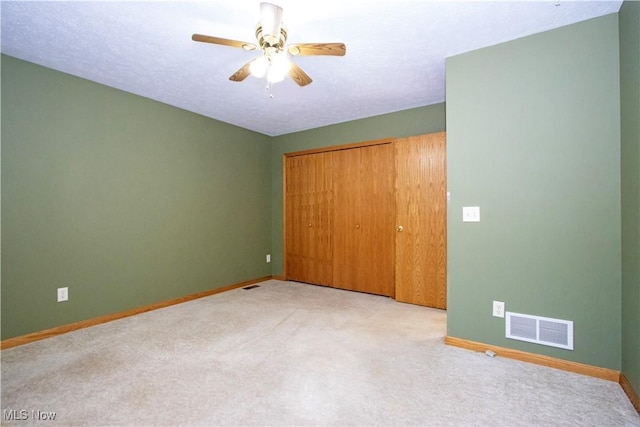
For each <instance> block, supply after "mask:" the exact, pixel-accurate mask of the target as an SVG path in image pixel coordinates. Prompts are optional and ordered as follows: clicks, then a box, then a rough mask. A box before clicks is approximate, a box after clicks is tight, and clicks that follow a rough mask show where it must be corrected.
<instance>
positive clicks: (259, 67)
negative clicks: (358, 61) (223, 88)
mask: <svg viewBox="0 0 640 427" xmlns="http://www.w3.org/2000/svg"><path fill="white" fill-rule="evenodd" d="M191 39H192V40H194V41H197V42H204V43H213V44H218V45H223V46H231V47H237V48H242V49H244V50H247V51H252V50H257V49H258V48H259V49H260V50H261V51H262V55H261V56H259V57H257V58H254V59H252V60H251V61H249V62H247V63H246V64H245V65H243V66H242V67H241V68H240V69H239V70H238V71H236V72H235V73H233V74H232V75H231V77H229V80H232V81H234V82H241V81H243V80H244V79H246V78H247V76H249V74H252V75H254V76H256V77H259V78H262V77H265V76H266V77H267V82H268V86H267V89H269V90H270V89H271V85H272V84H273V83H277V82H279V81H282V80H283V79H284V77H285V76H286V75H287V74H289V76H290V77H291V78H292V79H293V81H295V82H296V83H297V84H298V85H299V86H306V85H308V84H309V83H311V82H312V80H311V77H309V76H308V75H307V73H305V72H304V71H303V70H302V69H301V68H300V67H299V66H298V65H297V64H296V63H295V62H293V61H291V60H290V58H289V55H291V56H299V55H330V56H344V54H345V53H346V51H347V49H346V46H345V45H344V43H297V44H290V45H285V43H286V41H287V30H286V28H285V26H284V25H283V24H282V8H281V7H280V6H277V5H275V4H271V3H260V22H259V23H258V25H257V27H256V39H257V41H258V43H257V44H255V43H247V42H242V41H237V40H229V39H224V38H220V37H212V36H206V35H202V34H194V35H193V36H191Z"/></svg>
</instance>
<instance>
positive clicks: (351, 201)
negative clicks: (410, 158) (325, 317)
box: [333, 144, 395, 296]
mask: <svg viewBox="0 0 640 427" xmlns="http://www.w3.org/2000/svg"><path fill="white" fill-rule="evenodd" d="M393 156H394V152H393V146H392V144H382V145H371V146H365V147H360V148H352V149H346V150H339V151H334V152H333V171H334V173H333V182H334V203H333V208H334V215H333V217H334V227H333V249H334V261H333V262H334V270H333V286H335V287H338V288H341V289H349V290H354V291H360V292H368V293H372V294H378V295H386V296H394V294H395V281H394V259H395V200H394V198H395V197H394V185H395V183H394V177H395V162H394V160H393Z"/></svg>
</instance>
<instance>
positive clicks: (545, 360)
mask: <svg viewBox="0 0 640 427" xmlns="http://www.w3.org/2000/svg"><path fill="white" fill-rule="evenodd" d="M444 342H445V344H447V345H451V346H454V347H460V348H464V349H467V350H473V351H480V352H485V351H487V350H491V351H493V352H494V353H495V354H496V356H500V357H506V358H508V359H515V360H520V361H522V362H528V363H534V364H536V365H542V366H546V367H549V368H555V369H561V370H563V371H569V372H574V373H576V374H582V375H588V376H590V377H595V378H601V379H603V380H607V381H614V382H620V372H618V371H615V370H613V369H608V368H601V367H598V366H592V365H586V364H584V363H578V362H571V361H568V360H563V359H556V358H555V357H549V356H544V355H541V354H534V353H527V352H525V351H520V350H513V349H510V348H504V347H498V346H495V345H490V344H483V343H480V342H476V341H469V340H465V339H462V338H455V337H450V336H447V337H445V339H444Z"/></svg>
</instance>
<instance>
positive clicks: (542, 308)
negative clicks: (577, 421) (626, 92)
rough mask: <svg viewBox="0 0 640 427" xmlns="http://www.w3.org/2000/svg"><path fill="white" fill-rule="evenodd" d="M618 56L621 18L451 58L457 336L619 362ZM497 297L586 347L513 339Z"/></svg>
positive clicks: (451, 328) (451, 240) (452, 272)
mask: <svg viewBox="0 0 640 427" xmlns="http://www.w3.org/2000/svg"><path fill="white" fill-rule="evenodd" d="M618 52H619V48H618V16H617V14H612V15H608V16H604V17H601V18H598V19H593V20H589V21H585V22H582V23H578V24H574V25H571V26H567V27H563V28H559V29H556V30H553V31H549V32H545V33H541V34H537V35H533V36H530V37H526V38H522V39H518V40H515V41H512V42H509V43H504V44H501V45H497V46H493V47H489V48H485V49H481V50H478V51H474V52H470V53H466V54H462V55H459V56H455V57H452V58H449V59H448V60H447V64H446V66H447V83H446V91H447V147H448V152H447V156H448V171H447V172H448V183H449V190H450V192H451V202H450V206H449V218H448V249H449V255H448V262H449V265H448V269H449V275H448V277H449V294H448V297H449V300H448V334H449V335H450V336H453V337H459V338H463V339H469V340H473V341H479V342H484V343H489V344H494V345H499V346H503V347H509V348H514V349H519V350H523V351H527V352H531V353H539V354H545V355H548V356H552V357H557V358H561V359H567V360H572V361H576V362H582V363H587V364H590V365H595V366H601V367H605V368H610V369H616V370H619V369H620V360H621V307H620V304H621V302H620V301H621V273H620V263H621V254H620V251H621V246H620V245H621V238H620V226H621V221H620V203H621V200H620V144H619V141H620V87H619V57H618ZM463 206H480V209H481V220H482V221H481V222H480V223H463V222H462V207H463ZM493 300H498V301H504V302H506V309H507V311H513V312H519V313H527V314H534V315H540V316H547V317H553V318H559V319H567V320H573V321H574V328H575V329H574V334H575V341H574V345H575V350H574V351H569V350H562V349H557V348H553V347H547V346H542V345H537V344H530V343H525V342H521V341H514V340H508V339H506V338H505V337H504V335H505V331H504V329H505V325H504V320H503V319H499V318H495V317H492V315H491V308H492V301H493Z"/></svg>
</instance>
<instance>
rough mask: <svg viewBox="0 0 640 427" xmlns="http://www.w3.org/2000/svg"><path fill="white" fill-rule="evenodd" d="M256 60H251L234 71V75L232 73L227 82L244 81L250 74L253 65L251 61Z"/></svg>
mask: <svg viewBox="0 0 640 427" xmlns="http://www.w3.org/2000/svg"><path fill="white" fill-rule="evenodd" d="M256 59H257V58H253V59H252V60H251V61H249V62H247V63H246V64H244V65H243V66H242V68H240V69H239V70H238V71H236V72H235V73H233V74H232V75H231V77H229V80H231V81H234V82H241V81H243V80H244V79H246V78H247V77H248V76H249V74H251V70H250V67H251V64H252V63H253V61H255V60H256Z"/></svg>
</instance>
